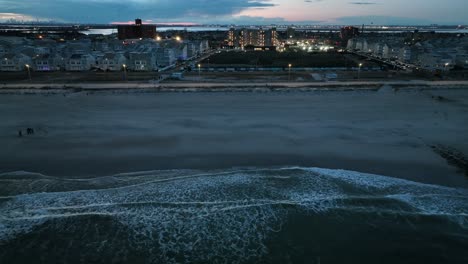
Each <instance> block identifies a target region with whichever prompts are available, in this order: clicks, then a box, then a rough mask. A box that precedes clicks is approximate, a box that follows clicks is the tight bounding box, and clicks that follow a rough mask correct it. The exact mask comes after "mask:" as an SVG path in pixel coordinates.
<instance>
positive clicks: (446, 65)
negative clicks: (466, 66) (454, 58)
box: [445, 62, 450, 71]
mask: <svg viewBox="0 0 468 264" xmlns="http://www.w3.org/2000/svg"><path fill="white" fill-rule="evenodd" d="M449 65H450V63H448V62H447V63H445V71H447V67H448V66H449Z"/></svg>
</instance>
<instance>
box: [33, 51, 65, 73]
mask: <svg viewBox="0 0 468 264" xmlns="http://www.w3.org/2000/svg"><path fill="white" fill-rule="evenodd" d="M64 66H65V59H64V58H63V57H62V56H60V55H59V54H56V55H50V54H42V55H37V56H34V57H33V63H32V67H33V69H34V70H35V71H43V72H48V71H60V70H62V69H64V68H65V67H64Z"/></svg>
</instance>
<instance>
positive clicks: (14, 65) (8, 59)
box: [0, 53, 32, 72]
mask: <svg viewBox="0 0 468 264" xmlns="http://www.w3.org/2000/svg"><path fill="white" fill-rule="evenodd" d="M31 63H32V60H31V58H30V57H28V56H26V55H24V54H22V53H6V54H3V55H1V56H0V71H5V72H7V71H10V72H14V71H24V70H26V67H27V66H31Z"/></svg>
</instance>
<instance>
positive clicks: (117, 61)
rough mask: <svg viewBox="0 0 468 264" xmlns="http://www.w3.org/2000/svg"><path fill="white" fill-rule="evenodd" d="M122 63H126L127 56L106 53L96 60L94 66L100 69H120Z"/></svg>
mask: <svg viewBox="0 0 468 264" xmlns="http://www.w3.org/2000/svg"><path fill="white" fill-rule="evenodd" d="M124 64H127V58H126V57H125V56H124V54H122V53H113V52H110V53H106V54H104V55H103V56H99V57H98V58H97V60H96V68H98V69H100V70H102V71H120V70H121V69H122V67H123V65H124Z"/></svg>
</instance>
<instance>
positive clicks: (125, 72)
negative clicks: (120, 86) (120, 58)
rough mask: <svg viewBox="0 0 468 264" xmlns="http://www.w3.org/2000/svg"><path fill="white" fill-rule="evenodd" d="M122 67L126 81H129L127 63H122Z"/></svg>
mask: <svg viewBox="0 0 468 264" xmlns="http://www.w3.org/2000/svg"><path fill="white" fill-rule="evenodd" d="M122 67H123V70H124V81H127V65H126V64H124V65H122Z"/></svg>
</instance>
